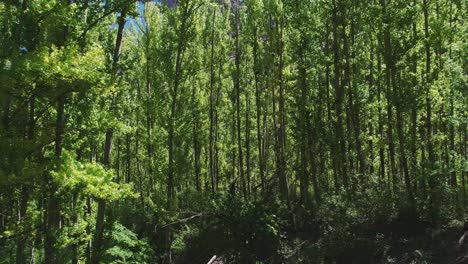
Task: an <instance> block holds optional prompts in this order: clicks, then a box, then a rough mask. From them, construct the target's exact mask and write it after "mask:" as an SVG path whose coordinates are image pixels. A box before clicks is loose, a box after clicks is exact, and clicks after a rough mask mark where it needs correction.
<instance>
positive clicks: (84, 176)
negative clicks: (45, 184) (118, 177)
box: [51, 152, 134, 201]
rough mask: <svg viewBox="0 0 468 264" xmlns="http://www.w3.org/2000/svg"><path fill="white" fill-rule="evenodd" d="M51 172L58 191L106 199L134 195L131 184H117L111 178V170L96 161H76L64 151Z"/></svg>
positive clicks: (111, 199)
mask: <svg viewBox="0 0 468 264" xmlns="http://www.w3.org/2000/svg"><path fill="white" fill-rule="evenodd" d="M51 174H52V176H53V178H54V181H55V183H56V184H57V186H58V192H59V193H63V194H66V193H68V192H73V193H75V192H76V193H81V194H83V195H86V196H89V197H94V198H97V199H104V200H108V201H115V200H119V199H123V198H125V197H132V196H134V194H133V192H132V186H131V185H128V184H118V183H116V182H114V181H113V180H112V178H113V175H114V172H113V171H112V170H110V171H107V170H105V169H104V168H103V167H102V165H100V164H97V163H89V162H78V161H76V160H75V159H74V158H73V157H72V155H70V154H68V153H66V152H65V153H64V154H63V155H62V156H61V158H60V159H59V160H58V161H57V163H56V164H55V167H54V169H53V170H52V171H51Z"/></svg>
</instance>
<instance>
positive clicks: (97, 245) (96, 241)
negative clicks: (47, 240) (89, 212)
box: [91, 6, 129, 264]
mask: <svg viewBox="0 0 468 264" xmlns="http://www.w3.org/2000/svg"><path fill="white" fill-rule="evenodd" d="M128 8H129V7H128V6H125V7H123V9H122V12H121V13H120V16H119V18H118V21H117V23H118V29H117V37H116V41H115V47H114V54H113V57H112V72H111V74H112V80H113V81H114V80H115V76H116V74H117V71H118V69H117V66H118V63H119V58H120V52H121V49H122V40H123V30H124V26H125V23H126V21H127V18H126V17H127V12H128ZM114 104H116V102H115V98H112V102H111V106H110V111H113V109H114V108H115V106H114ZM113 137H114V128H113V127H109V128H107V130H106V137H105V142H104V158H103V161H102V163H103V164H104V166H105V167H106V168H107V169H110V167H111V152H112V141H113ZM97 201H98V208H97V216H96V228H95V231H94V232H95V233H94V237H93V244H92V246H93V248H92V251H91V263H92V264H98V263H99V261H100V258H101V255H102V246H103V236H104V222H105V221H104V217H105V210H106V201H105V200H104V199H98V200H97Z"/></svg>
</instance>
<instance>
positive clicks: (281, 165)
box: [273, 15, 289, 204]
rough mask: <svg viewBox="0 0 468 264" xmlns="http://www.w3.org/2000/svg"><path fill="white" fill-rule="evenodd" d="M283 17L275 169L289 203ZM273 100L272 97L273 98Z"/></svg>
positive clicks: (279, 48) (281, 191)
mask: <svg viewBox="0 0 468 264" xmlns="http://www.w3.org/2000/svg"><path fill="white" fill-rule="evenodd" d="M283 20H284V18H283V15H281V18H280V21H279V23H278V24H279V39H278V55H279V65H278V86H279V98H278V99H279V100H278V113H279V128H278V133H277V136H278V142H277V144H278V148H277V156H278V157H277V159H278V161H277V164H276V170H277V172H276V173H277V174H278V180H279V190H280V193H281V195H282V197H283V199H285V200H286V201H288V204H289V194H288V193H289V190H288V178H287V175H286V124H285V118H286V117H285V110H284V80H283V67H284V54H283V53H284V40H283V27H284V21H283ZM273 100H274V99H273Z"/></svg>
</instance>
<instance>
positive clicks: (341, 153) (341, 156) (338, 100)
mask: <svg viewBox="0 0 468 264" xmlns="http://www.w3.org/2000/svg"><path fill="white" fill-rule="evenodd" d="M340 6H341V2H340V0H333V51H334V62H333V64H334V70H333V71H334V76H333V78H334V84H333V86H334V88H335V111H336V122H335V133H336V142H338V143H337V144H338V146H339V150H338V151H337V152H338V155H337V156H338V157H337V158H338V159H337V166H338V167H339V172H340V177H341V180H342V181H343V186H344V187H345V189H346V190H348V187H349V185H348V182H349V180H348V172H347V171H348V169H347V161H346V142H345V138H344V133H343V96H344V91H343V90H344V89H343V88H344V87H343V83H341V84H340V76H341V67H340V60H341V57H340V47H339V36H338V26H339V23H340V19H341V18H340V17H338V12H339V10H340Z"/></svg>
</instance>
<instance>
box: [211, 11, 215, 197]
mask: <svg viewBox="0 0 468 264" xmlns="http://www.w3.org/2000/svg"><path fill="white" fill-rule="evenodd" d="M215 21H216V8H214V9H213V19H212V23H211V59H210V135H209V137H210V139H209V140H210V142H209V144H210V148H209V157H210V164H209V165H210V179H211V191H212V192H215V191H216V176H215V169H216V168H215V162H214V156H213V155H214V133H215V132H214V91H213V90H214V87H213V86H214V82H215V73H214V34H215Z"/></svg>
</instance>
